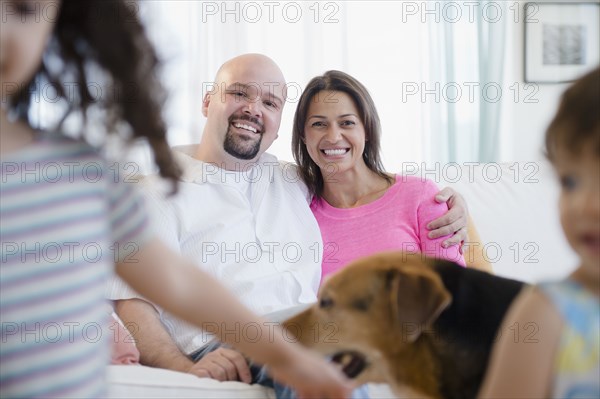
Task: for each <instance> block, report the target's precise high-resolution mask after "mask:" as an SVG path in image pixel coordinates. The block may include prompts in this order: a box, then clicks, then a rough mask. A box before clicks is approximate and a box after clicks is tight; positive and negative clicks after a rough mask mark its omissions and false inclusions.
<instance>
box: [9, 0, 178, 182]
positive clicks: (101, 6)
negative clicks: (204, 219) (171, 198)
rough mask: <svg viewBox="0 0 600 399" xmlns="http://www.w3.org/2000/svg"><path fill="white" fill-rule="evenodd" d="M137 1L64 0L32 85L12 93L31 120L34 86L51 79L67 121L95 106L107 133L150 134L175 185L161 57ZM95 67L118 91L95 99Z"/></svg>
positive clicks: (161, 167) (162, 168) (13, 105)
mask: <svg viewBox="0 0 600 399" xmlns="http://www.w3.org/2000/svg"><path fill="white" fill-rule="evenodd" d="M135 5H136V3H133V2H132V3H131V4H129V3H128V4H126V3H125V1H124V0H86V1H81V0H63V1H62V3H61V6H60V12H59V15H58V19H57V21H56V26H55V27H54V32H53V35H52V39H51V41H50V42H49V44H48V47H47V49H46V50H45V52H44V59H43V62H42V65H41V66H40V68H39V70H38V71H37V72H36V74H35V75H34V78H33V79H32V81H31V82H30V86H31V87H24V88H22V89H21V90H20V91H19V92H18V93H17V94H16V95H15V96H13V97H12V98H11V104H10V106H11V108H12V109H13V110H14V111H15V112H16V114H17V115H18V116H20V117H22V118H24V119H26V120H28V119H29V117H28V113H27V112H28V110H29V106H30V103H31V98H32V95H33V93H32V91H35V87H34V86H35V85H36V83H39V82H40V81H42V82H44V81H46V82H47V83H49V84H50V85H52V86H53V87H54V88H55V89H56V92H57V95H58V97H59V98H60V99H61V100H66V102H67V104H68V109H67V110H66V112H65V115H64V116H63V119H62V120H63V121H64V120H65V118H66V116H67V115H70V114H72V113H80V114H81V116H82V118H83V121H84V122H85V121H86V112H87V110H88V109H89V108H90V106H91V105H93V106H94V107H97V108H99V109H100V110H101V111H102V112H101V115H102V123H103V125H104V126H105V128H106V131H107V132H113V131H117V130H118V129H121V128H123V127H124V126H125V127H127V128H130V129H131V137H132V138H139V137H144V138H146V139H147V140H148V142H149V144H150V147H151V149H152V152H153V153H154V160H155V162H156V164H157V166H158V168H159V171H160V174H161V176H163V177H168V178H170V179H171V180H172V181H173V183H174V184H176V181H177V178H178V177H179V176H180V174H181V171H180V170H179V167H178V166H177V164H176V163H175V162H174V160H173V157H172V155H171V151H170V149H169V146H168V143H167V141H166V126H165V123H164V121H163V119H162V114H161V111H162V110H161V108H162V106H163V103H164V101H165V98H166V92H165V90H164V88H163V86H162V85H161V84H160V82H159V79H158V76H157V69H158V67H159V61H158V57H157V55H156V52H155V51H154V48H153V46H152V44H151V43H150V41H149V40H148V38H147V37H146V34H145V31H144V28H143V26H142V24H141V23H140V21H139V20H138V18H137V15H136V9H135V8H133V6H135ZM57 61H60V65H59V67H58V68H57V67H56V63H57ZM51 63H54V64H51ZM49 66H52V67H53V68H50V67H49ZM94 69H95V70H96V71H98V70H99V71H101V73H102V74H103V75H100V76H107V79H108V81H107V82H106V83H107V84H109V85H110V86H111V92H112V93H115V95H106V96H102V98H101V99H100V100H98V99H94V97H93V96H92V94H91V92H90V89H89V88H88V83H89V82H88V81H87V74H88V73H89V72H90V70H94ZM65 79H68V80H70V83H69V84H70V85H71V86H74V87H75V90H74V92H75V93H74V94H75V95H73V93H72V92H71V93H69V92H68V90H67V89H68V87H67V85H66V84H65V83H66V82H64V80H65ZM73 82H75V83H76V84H75V85H73ZM71 90H72V87H71ZM84 127H85V124H84ZM84 130H86V129H84ZM81 135H83V136H85V133H84V132H82V133H81Z"/></svg>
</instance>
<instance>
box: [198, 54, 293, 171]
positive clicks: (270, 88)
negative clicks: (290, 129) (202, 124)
mask: <svg viewBox="0 0 600 399" xmlns="http://www.w3.org/2000/svg"><path fill="white" fill-rule="evenodd" d="M217 77H218V79H217V82H216V87H215V88H214V90H213V91H212V92H211V93H209V94H207V96H206V97H205V103H204V111H205V112H206V115H207V117H208V120H207V125H210V126H209V128H208V129H207V130H206V131H208V132H210V134H214V135H218V137H216V140H217V141H219V142H222V143H223V150H225V152H226V153H227V154H229V155H230V156H232V157H234V158H236V159H240V160H253V159H256V158H258V157H259V156H260V155H262V153H263V152H265V151H266V150H267V149H268V148H269V147H270V146H271V144H272V143H273V141H274V140H275V139H276V138H277V132H278V130H279V125H280V124H281V115H282V111H283V106H284V103H285V81H284V79H283V76H282V74H281V72H280V71H279V68H278V67H277V66H276V65H275V64H274V63H273V62H272V61H271V60H269V59H267V58H266V57H265V58H262V57H254V58H253V59H248V60H246V59H234V60H232V61H231V62H229V63H226V64H225V65H224V66H223V67H222V68H221V70H220V71H219V73H218V75H217Z"/></svg>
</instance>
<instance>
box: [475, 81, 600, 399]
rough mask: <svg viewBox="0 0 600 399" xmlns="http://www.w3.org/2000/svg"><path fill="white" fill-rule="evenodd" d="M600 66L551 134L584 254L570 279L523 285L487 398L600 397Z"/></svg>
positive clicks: (568, 212) (565, 106)
mask: <svg viewBox="0 0 600 399" xmlns="http://www.w3.org/2000/svg"><path fill="white" fill-rule="evenodd" d="M598 110H600V69H596V70H594V71H593V72H591V73H589V74H587V75H585V76H584V77H582V78H581V79H580V80H578V81H577V82H575V83H574V84H573V85H572V86H571V87H570V88H569V89H568V90H567V91H566V92H565V93H564V94H563V97H562V101H561V104H560V106H559V108H558V112H557V114H556V116H555V117H554V120H553V121H552V123H551V124H550V126H549V128H548V131H547V133H546V151H547V156H548V159H549V160H550V161H551V162H552V165H553V166H554V169H555V170H556V174H557V176H558V178H559V180H560V186H561V193H560V201H559V211H560V220H561V224H562V227H563V230H564V232H565V236H566V238H567V240H568V242H569V244H570V245H571V247H572V248H573V249H574V250H575V252H576V253H577V254H578V255H579V259H580V263H579V266H578V268H577V269H576V270H575V272H573V274H571V275H570V276H569V277H568V278H567V279H566V280H563V281H560V282H556V283H546V284H540V285H538V286H536V287H533V288H532V289H530V290H527V291H525V292H523V293H522V294H521V295H520V296H519V297H518V298H517V299H516V301H515V303H514V304H513V306H512V308H511V310H510V311H509V313H508V314H507V316H506V319H505V320H504V323H503V327H502V329H501V330H500V331H501V336H500V338H499V341H498V342H497V344H496V346H495V348H494V353H493V355H492V360H491V361H490V367H489V369H488V374H487V377H486V381H485V383H484V385H483V388H482V391H481V393H480V396H481V397H482V398H599V397H600V112H599V111H598Z"/></svg>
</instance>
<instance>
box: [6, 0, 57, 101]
mask: <svg viewBox="0 0 600 399" xmlns="http://www.w3.org/2000/svg"><path fill="white" fill-rule="evenodd" d="M0 3H1V4H0V6H1V8H0V12H1V13H2V15H1V16H0V17H1V18H2V19H1V22H0V26H1V28H0V83H1V85H2V86H1V87H2V92H3V93H2V99H3V100H4V99H5V98H6V96H10V95H11V94H14V93H15V92H16V91H17V88H18V89H20V88H21V86H22V85H25V84H27V83H28V82H29V80H30V79H31V78H32V76H33V74H34V73H35V71H36V70H37V69H38V67H39V65H40V62H41V59H42V54H43V52H44V48H45V47H46V44H47V42H48V38H49V36H50V34H51V32H52V28H53V27H54V24H55V23H56V19H57V17H58V8H59V6H60V2H58V1H56V0H12V1H9V0H0Z"/></svg>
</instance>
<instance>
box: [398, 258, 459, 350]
mask: <svg viewBox="0 0 600 399" xmlns="http://www.w3.org/2000/svg"><path fill="white" fill-rule="evenodd" d="M386 278H387V280H388V281H387V284H386V285H387V287H388V289H389V295H390V297H389V298H390V304H391V309H392V318H393V319H394V320H395V321H396V323H395V324H396V326H397V327H398V328H399V329H400V332H401V334H402V337H403V338H404V339H406V340H407V341H408V342H414V341H416V340H417V338H419V336H420V335H421V333H422V332H423V330H424V329H427V328H428V327H429V326H431V325H432V324H433V323H434V322H435V320H436V319H437V318H438V316H439V315H440V313H442V311H443V310H444V309H446V308H447V307H448V306H449V305H450V303H451V302H452V296H451V295H450V293H449V292H448V290H447V289H446V287H444V284H443V283H442V280H441V278H440V277H439V276H438V275H437V274H436V273H435V272H433V271H431V270H427V269H423V270H418V269H414V270H400V269H390V270H389V271H388V272H387V275H386Z"/></svg>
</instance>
